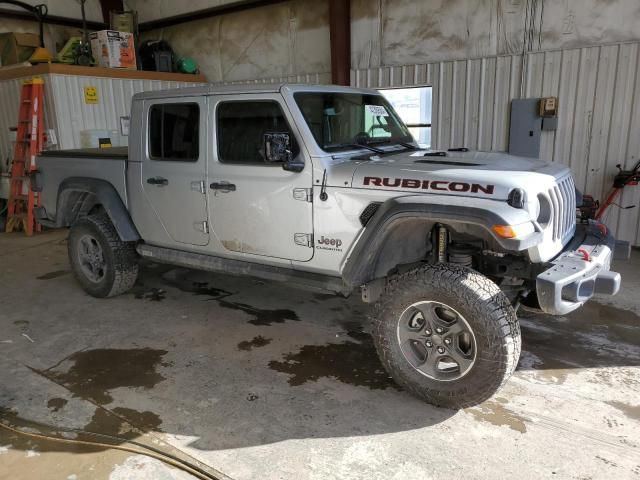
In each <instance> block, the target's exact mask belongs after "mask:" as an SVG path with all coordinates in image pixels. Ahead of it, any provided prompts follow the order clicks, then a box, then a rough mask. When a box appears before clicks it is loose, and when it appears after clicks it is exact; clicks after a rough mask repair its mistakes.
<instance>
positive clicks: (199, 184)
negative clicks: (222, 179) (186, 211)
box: [191, 180, 207, 194]
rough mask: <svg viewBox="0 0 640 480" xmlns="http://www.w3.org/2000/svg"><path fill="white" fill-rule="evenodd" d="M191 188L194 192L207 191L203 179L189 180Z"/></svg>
mask: <svg viewBox="0 0 640 480" xmlns="http://www.w3.org/2000/svg"><path fill="white" fill-rule="evenodd" d="M191 190H192V191H194V192H198V193H202V194H205V193H207V184H206V183H205V181H204V180H199V181H196V182H191Z"/></svg>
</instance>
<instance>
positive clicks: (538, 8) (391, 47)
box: [351, 0, 640, 68]
mask: <svg viewBox="0 0 640 480" xmlns="http://www.w3.org/2000/svg"><path fill="white" fill-rule="evenodd" d="M351 5H352V12H351V13H352V22H353V23H352V44H351V47H352V63H351V64H352V66H353V67H354V68H367V67H372V66H380V65H405V64H409V63H428V62H433V61H438V60H458V59H466V58H477V57H485V56H495V55H507V54H517V53H521V52H523V50H527V51H530V50H549V49H559V48H569V47H578V46H579V47H582V46H589V45H596V44H603V43H616V42H624V41H630V40H640V2H638V0H428V1H426V0H351Z"/></svg>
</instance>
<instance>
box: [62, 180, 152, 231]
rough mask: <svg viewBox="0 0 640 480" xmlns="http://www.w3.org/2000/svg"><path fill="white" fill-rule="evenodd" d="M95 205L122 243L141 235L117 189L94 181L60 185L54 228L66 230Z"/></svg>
mask: <svg viewBox="0 0 640 480" xmlns="http://www.w3.org/2000/svg"><path fill="white" fill-rule="evenodd" d="M98 205H99V206H101V207H102V208H104V210H105V211H106V212H107V215H109V218H110V219H111V223H113V226H114V227H115V229H116V231H117V232H118V235H119V236H120V239H121V240H122V241H123V242H133V241H137V240H140V234H139V233H138V230H137V229H136V227H135V225H134V224H133V220H131V216H130V215H129V211H128V210H127V207H126V206H125V204H124V202H123V201H122V198H120V195H118V192H117V191H116V189H115V188H114V187H113V185H111V184H110V183H109V182H107V181H105V180H100V179H97V178H84V177H71V178H67V179H66V180H64V181H63V182H62V183H61V184H60V187H59V188H58V200H57V204H56V219H55V226H56V227H68V226H70V225H72V224H73V223H74V222H75V221H76V220H77V219H78V218H79V217H82V216H85V215H87V214H88V213H89V212H90V211H91V210H92V209H93V208H95V207H96V206H98Z"/></svg>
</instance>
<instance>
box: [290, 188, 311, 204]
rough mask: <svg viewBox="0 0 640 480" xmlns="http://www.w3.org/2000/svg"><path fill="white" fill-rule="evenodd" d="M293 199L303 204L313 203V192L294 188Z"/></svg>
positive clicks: (308, 189) (307, 189)
mask: <svg viewBox="0 0 640 480" xmlns="http://www.w3.org/2000/svg"><path fill="white" fill-rule="evenodd" d="M293 198H294V199H295V200H300V201H301V202H313V191H312V190H311V189H310V188H294V189H293Z"/></svg>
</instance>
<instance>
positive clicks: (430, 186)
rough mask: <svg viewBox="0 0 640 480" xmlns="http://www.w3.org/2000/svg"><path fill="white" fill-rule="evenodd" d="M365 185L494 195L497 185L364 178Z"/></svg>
mask: <svg viewBox="0 0 640 480" xmlns="http://www.w3.org/2000/svg"><path fill="white" fill-rule="evenodd" d="M363 185H371V186H373V187H401V188H416V189H420V190H440V191H450V192H471V193H486V194H487V195H493V190H494V189H495V185H481V184H479V183H467V182H448V181H446V180H415V179H413V178H387V177H384V178H383V177H364V181H363Z"/></svg>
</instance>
